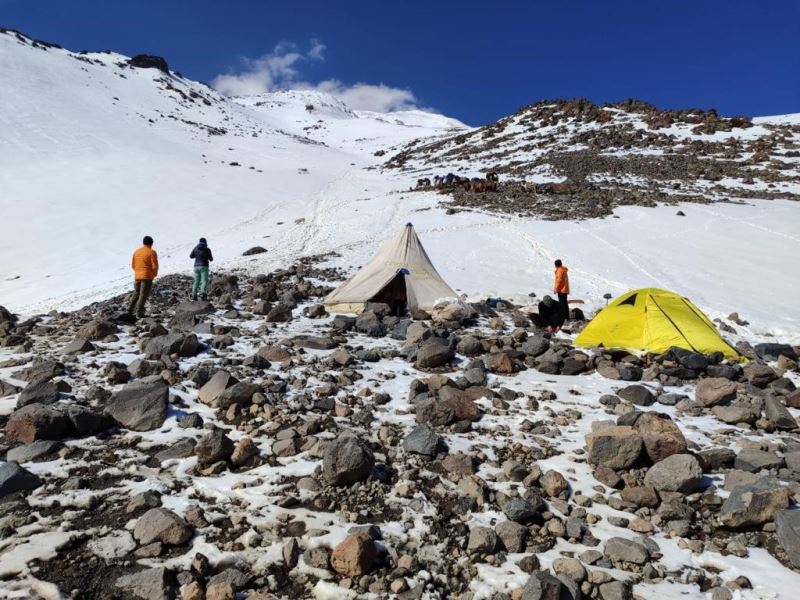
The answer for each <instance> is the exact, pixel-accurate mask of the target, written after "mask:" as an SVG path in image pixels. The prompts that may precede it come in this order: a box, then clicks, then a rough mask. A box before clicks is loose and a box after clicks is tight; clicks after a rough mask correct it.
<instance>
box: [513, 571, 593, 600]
mask: <svg viewBox="0 0 800 600" xmlns="http://www.w3.org/2000/svg"><path fill="white" fill-rule="evenodd" d="M520 600H580V593H578V596H575V595H574V594H572V593H571V592H570V590H569V589H568V588H567V586H566V585H565V582H564V581H562V580H561V579H559V578H558V577H555V576H553V575H551V574H550V573H548V572H547V571H534V572H533V573H531V576H530V577H529V578H528V581H527V582H526V583H525V587H524V588H522V596H521V597H520Z"/></svg>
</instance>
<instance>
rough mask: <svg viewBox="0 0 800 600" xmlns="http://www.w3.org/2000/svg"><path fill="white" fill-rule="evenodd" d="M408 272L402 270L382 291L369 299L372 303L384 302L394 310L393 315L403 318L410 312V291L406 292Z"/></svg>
mask: <svg viewBox="0 0 800 600" xmlns="http://www.w3.org/2000/svg"><path fill="white" fill-rule="evenodd" d="M406 273H408V271H406V270H405V269H400V270H399V271H398V272H397V274H396V275H395V276H394V277H392V279H391V280H390V281H389V283H387V284H386V285H385V286H383V287H382V288H381V290H380V291H379V292H378V293H377V294H375V295H374V296H373V297H372V298H370V299H369V301H370V302H383V303H384V304H388V305H389V306H390V307H391V309H392V313H391V314H392V315H394V316H398V317H399V316H401V315H404V314H405V313H406V311H407V310H408V291H407V290H406Z"/></svg>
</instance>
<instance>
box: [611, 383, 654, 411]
mask: <svg viewBox="0 0 800 600" xmlns="http://www.w3.org/2000/svg"><path fill="white" fill-rule="evenodd" d="M617 395H618V396H619V397H620V398H622V399H623V400H627V401H628V402H630V403H631V404H635V405H636V406H650V405H652V404H654V403H655V401H656V397H655V396H654V395H653V392H651V391H650V390H649V389H648V388H646V387H645V386H643V385H629V386H628V387H624V388H622V389H621V390H619V391H618V392H617Z"/></svg>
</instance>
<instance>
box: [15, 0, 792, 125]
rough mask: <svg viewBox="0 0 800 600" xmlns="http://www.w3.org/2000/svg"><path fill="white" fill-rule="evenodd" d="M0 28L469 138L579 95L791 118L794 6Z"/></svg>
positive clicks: (423, 7) (279, 3)
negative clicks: (409, 112) (326, 96)
mask: <svg viewBox="0 0 800 600" xmlns="http://www.w3.org/2000/svg"><path fill="white" fill-rule="evenodd" d="M0 26H4V27H9V28H13V29H19V30H21V31H23V32H25V33H27V34H29V35H31V36H33V37H36V38H40V39H44V40H47V41H52V42H56V43H59V44H62V45H63V46H65V47H67V48H69V49H71V50H84V49H87V50H106V49H111V50H115V51H117V52H121V53H123V54H128V55H133V54H137V53H150V54H157V55H160V56H163V57H165V58H166V59H167V60H168V62H169V64H170V66H171V68H173V69H175V70H178V71H180V72H181V73H183V74H184V75H186V76H188V77H191V78H193V79H198V80H201V81H206V82H209V83H214V84H215V85H216V86H217V87H219V88H220V89H221V90H222V91H225V92H228V93H237V92H250V91H260V90H262V89H267V88H270V89H275V88H279V87H310V88H318V89H323V90H326V91H330V92H332V93H334V94H336V95H338V96H340V97H342V98H343V99H345V100H346V101H348V102H350V103H351V104H354V105H356V106H357V107H358V108H376V109H397V108H404V107H408V106H412V105H414V106H420V107H426V108H433V109H436V110H438V111H440V112H442V113H444V114H447V115H449V116H453V117H456V118H459V119H461V120H463V121H465V122H467V123H469V124H473V125H477V124H482V123H487V122H490V121H494V120H496V119H498V118H500V117H502V116H505V115H507V114H510V113H511V112H513V111H515V110H516V109H518V108H519V107H521V106H524V105H525V104H529V103H531V102H535V101H537V100H540V99H544V98H572V97H578V96H581V97H587V98H589V99H591V100H593V101H596V102H611V101H618V100H623V99H626V98H630V97H634V98H638V99H642V100H646V101H649V102H652V103H654V104H656V105H658V106H661V107H667V108H681V107H695V106H696V107H700V108H709V107H714V108H716V109H717V110H718V111H720V112H721V113H725V114H747V115H766V114H779V113H787V112H798V111H800V0H761V1H758V2H756V1H744V0H724V1H723V0H717V1H703V0H693V1H685V0H662V1H660V2H656V1H654V0H650V1H648V0H638V1H635V2H634V1H629V0H569V1H566V0H561V1H559V0H542V1H534V0H530V1H527V2H523V1H520V2H517V1H508V0H496V1H495V2H485V1H484V2H476V1H472V0H462V1H449V0H448V1H438V0H428V1H426V2H420V1H417V0H406V1H404V2H388V1H383V0H371V1H361V0H356V1H347V2H345V1H338V2H337V1H331V0H328V1H318V0H301V1H283V0H276V1H266V0H264V1H256V0H226V1H220V0H213V1H211V0H185V1H178V0H158V1H156V0H104V1H103V0H95V1H89V0H0ZM359 84H361V85H359Z"/></svg>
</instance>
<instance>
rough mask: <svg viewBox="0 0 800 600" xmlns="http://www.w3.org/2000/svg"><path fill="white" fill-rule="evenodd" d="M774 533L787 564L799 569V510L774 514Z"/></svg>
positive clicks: (781, 511)
mask: <svg viewBox="0 0 800 600" xmlns="http://www.w3.org/2000/svg"><path fill="white" fill-rule="evenodd" d="M775 533H777V535H778V543H779V544H780V545H781V548H783V551H784V552H786V556H787V557H788V558H789V562H790V563H792V565H793V566H794V567H795V568H800V510H779V511H778V512H777V513H775Z"/></svg>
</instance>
